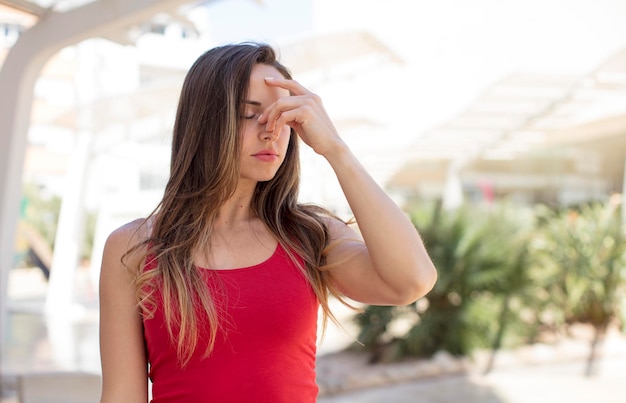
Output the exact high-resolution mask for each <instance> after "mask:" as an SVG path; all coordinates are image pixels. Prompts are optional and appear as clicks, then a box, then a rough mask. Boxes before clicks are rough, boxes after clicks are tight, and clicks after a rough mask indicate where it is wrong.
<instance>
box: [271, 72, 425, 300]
mask: <svg viewBox="0 0 626 403" xmlns="http://www.w3.org/2000/svg"><path fill="white" fill-rule="evenodd" d="M265 83H266V84H267V85H269V86H273V87H279V88H282V89H286V90H288V91H289V92H290V94H291V95H290V96H286V97H282V98H280V99H278V100H277V101H276V102H274V103H273V104H271V105H269V106H268V107H267V108H266V109H265V111H264V112H263V114H262V115H261V116H260V117H259V120H258V121H259V123H260V124H265V125H266V129H267V130H268V131H272V130H273V131H274V132H275V133H280V130H281V129H282V128H283V127H284V126H285V125H287V126H289V127H291V128H293V129H294V130H295V131H296V132H297V133H298V135H299V136H300V138H301V139H302V140H303V141H304V142H305V143H306V144H307V145H309V146H310V147H311V148H313V150H315V152H316V153H318V154H320V155H322V156H324V157H325V158H326V160H327V161H328V162H329V164H330V165H331V167H332V168H333V170H334V172H335V174H336V175H337V179H338V180H339V183H340V185H341V188H342V189H343V193H344V195H345V196H346V200H347V201H348V203H349V204H350V208H351V210H352V212H353V214H354V217H355V218H356V221H357V223H358V225H359V229H360V232H361V234H362V236H363V240H364V241H365V243H363V242H361V241H358V240H355V239H356V238H358V236H357V234H356V233H355V232H354V231H352V230H351V229H350V228H348V227H346V226H345V225H343V224H341V223H339V222H333V221H332V220H331V221H329V222H328V226H329V231H330V233H331V237H332V240H333V241H334V242H336V243H335V245H337V246H336V247H334V248H331V250H330V251H329V252H328V255H327V259H328V260H327V261H328V263H329V265H330V266H331V267H332V268H331V269H329V272H330V277H331V281H332V282H333V283H334V285H335V286H336V287H337V288H338V289H339V290H340V291H341V292H343V293H344V294H345V295H346V296H348V297H349V298H352V299H354V300H357V301H359V302H363V303H366V304H375V305H404V304H409V303H411V302H413V301H415V300H416V299H418V298H420V297H421V296H423V295H424V294H426V293H427V292H428V291H430V290H431V289H432V287H433V286H434V283H435V281H436V278H437V272H436V269H435V267H434V265H433V263H432V261H431V260H430V257H429V256H428V253H427V252H426V249H425V248H424V244H423V243H422V240H421V238H420V236H419V234H418V232H417V230H416V229H415V227H414V226H413V224H412V223H411V221H410V220H409V219H408V218H407V216H406V214H404V212H403V211H402V210H401V209H400V208H399V207H398V206H397V205H396V204H395V203H394V202H393V201H392V200H391V199H390V198H389V196H388V195H387V194H386V193H385V192H384V190H383V189H382V188H380V186H378V184H377V183H376V182H375V181H374V180H373V179H372V177H371V176H370V175H369V173H367V171H366V170H365V168H363V166H362V165H361V164H360V162H359V161H358V160H357V158H356V157H355V156H354V155H353V154H352V152H350V150H349V148H348V147H347V146H346V144H345V143H344V142H343V141H342V140H341V138H340V137H339V135H338V133H337V130H336V129H335V126H334V125H333V123H332V122H331V120H330V118H329V116H328V114H327V113H326V110H325V109H324V107H323V105H322V101H321V99H320V98H319V97H318V96H317V95H315V94H313V93H311V92H310V91H309V90H307V89H306V88H304V87H303V86H302V85H300V84H299V83H297V82H296V81H293V80H286V79H282V78H266V79H265Z"/></svg>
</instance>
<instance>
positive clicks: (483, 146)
mask: <svg viewBox="0 0 626 403" xmlns="http://www.w3.org/2000/svg"><path fill="white" fill-rule="evenodd" d="M408 153H409V157H408V162H407V163H406V165H405V166H404V168H403V169H400V170H398V171H397V172H396V174H395V176H394V177H393V178H392V180H391V181H390V183H389V186H390V187H392V188H394V189H396V190H400V191H403V192H405V193H408V194H411V193H413V194H415V193H417V194H419V195H421V196H424V195H425V194H427V193H429V192H430V193H431V194H437V193H440V192H441V187H442V184H445V183H446V182H447V181H448V180H450V179H454V178H455V177H456V182H457V187H458V186H460V185H461V182H464V183H465V184H467V185H470V186H473V187H480V186H481V182H489V186H492V187H493V188H495V190H496V191H500V192H501V194H510V193H511V192H518V193H526V194H527V195H530V194H532V193H533V192H536V193H539V195H538V197H539V199H541V200H534V201H548V202H555V203H558V202H559V200H557V199H558V198H555V196H554V194H552V195H550V194H549V193H550V188H559V187H563V186H570V187H577V188H579V189H594V188H596V189H600V188H602V189H600V190H598V191H596V196H600V195H602V194H605V193H604V192H621V193H623V192H624V180H625V177H626V175H624V171H625V168H626V167H625V166H624V164H625V160H626V50H624V51H621V52H617V53H616V54H614V55H611V56H610V57H608V58H607V59H606V60H605V61H604V62H603V63H601V64H600V65H599V66H597V67H596V68H595V69H593V70H592V71H590V72H588V73H587V74H583V75H571V76H565V75H560V74H539V73H525V72H519V73H516V74H511V75H509V76H507V77H504V78H502V79H501V80H498V81H496V82H494V83H493V84H492V85H491V86H490V87H488V88H487V89H486V90H485V91H484V92H483V93H482V94H481V95H480V96H479V97H477V98H476V99H475V100H473V101H472V102H470V104H469V106H468V107H467V108H466V109H465V110H464V111H462V112H461V113H460V114H458V115H456V116H454V117H452V118H451V119H450V120H448V121H447V122H445V123H443V124H441V125H439V126H437V127H434V128H432V129H431V130H428V131H425V132H423V133H420V134H419V135H418V136H417V137H416V139H415V143H414V146H413V147H412V148H411V149H410V150H409V151H408ZM583 165H584V166H583ZM601 182H602V183H601ZM457 192H458V189H457ZM541 193H543V194H541ZM581 193H582V192H581ZM589 193H593V191H590V192H589ZM530 197H531V199H532V196H530ZM584 197H585V196H584V195H582V194H581V198H584ZM550 198H552V200H550ZM530 201H533V200H530Z"/></svg>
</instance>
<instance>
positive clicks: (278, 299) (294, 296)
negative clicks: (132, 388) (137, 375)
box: [144, 245, 319, 403]
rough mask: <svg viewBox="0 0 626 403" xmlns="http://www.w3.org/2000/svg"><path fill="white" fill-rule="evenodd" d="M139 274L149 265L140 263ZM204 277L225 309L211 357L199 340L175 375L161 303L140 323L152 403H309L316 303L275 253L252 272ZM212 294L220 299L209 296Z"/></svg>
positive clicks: (202, 337) (297, 274) (311, 399)
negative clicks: (221, 327) (144, 343)
mask: <svg viewBox="0 0 626 403" xmlns="http://www.w3.org/2000/svg"><path fill="white" fill-rule="evenodd" d="M147 261H148V262H149V263H148V264H147V265H146V270H150V269H151V268H154V266H155V264H156V262H155V261H154V260H153V259H150V258H149V259H148V260H147ZM200 270H203V271H204V276H205V278H206V281H207V284H208V286H209V290H210V291H211V292H212V296H213V298H214V299H215V303H216V306H217V307H218V310H220V309H224V311H223V312H225V315H226V318H224V319H223V321H222V323H223V326H224V328H225V331H223V332H219V333H218V335H217V339H216V342H215V347H214V350H213V352H212V354H211V355H210V356H209V357H207V358H203V355H204V351H205V347H206V340H207V337H206V336H205V335H200V337H199V343H198V348H197V349H196V352H195V353H194V355H193V357H192V359H191V361H190V362H189V363H188V364H187V365H186V366H185V367H184V368H181V367H180V366H179V365H178V361H177V357H176V344H175V343H171V342H170V338H169V334H168V331H167V327H166V325H165V318H164V314H163V306H162V301H161V300H160V298H159V297H160V296H157V301H158V304H157V310H156V312H155V315H154V317H153V318H151V319H145V320H144V332H145V339H146V344H147V352H148V362H149V364H150V379H151V380H152V397H153V399H152V402H153V403H166V402H190V403H202V402H219V403H226V402H255V403H262V402H268V403H280V402H290V403H291V402H315V400H316V397H317V393H318V388H317V384H316V381H315V354H316V337H317V312H318V307H319V304H318V300H317V298H316V296H315V293H314V292H313V289H312V288H311V286H310V284H309V282H308V281H307V280H306V279H305V277H304V276H303V274H302V273H301V272H300V270H299V269H298V268H297V266H296V265H295V264H294V263H293V262H292V261H291V260H290V259H289V257H288V255H287V253H286V252H285V251H284V249H283V248H282V247H281V246H280V245H279V246H277V248H276V251H275V252H274V253H273V255H272V256H271V257H270V258H269V259H268V260H266V261H265V262H263V263H260V264H258V265H255V266H251V267H245V268H239V269H231V270H207V269H200ZM216 290H219V292H215V291H216Z"/></svg>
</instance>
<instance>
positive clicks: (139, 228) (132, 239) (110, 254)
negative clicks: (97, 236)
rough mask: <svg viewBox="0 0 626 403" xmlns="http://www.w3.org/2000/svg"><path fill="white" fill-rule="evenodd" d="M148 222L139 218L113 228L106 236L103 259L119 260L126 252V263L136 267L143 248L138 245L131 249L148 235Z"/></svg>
mask: <svg viewBox="0 0 626 403" xmlns="http://www.w3.org/2000/svg"><path fill="white" fill-rule="evenodd" d="M150 228H151V225H150V222H149V220H147V219H144V218H140V219H137V220H134V221H131V222H129V223H126V224H124V225H122V226H121V227H119V228H117V229H115V230H114V231H113V232H111V234H110V235H109V236H108V238H107V240H106V243H105V245H104V259H105V260H109V262H114V261H115V260H117V261H120V263H121V259H122V257H123V256H125V255H126V254H127V252H129V251H132V252H131V253H130V254H128V255H127V258H128V261H127V264H128V265H129V266H131V267H137V266H138V265H139V264H140V261H141V259H142V257H143V255H145V248H142V247H139V248H136V249H134V250H133V247H135V246H136V245H140V244H141V243H143V242H144V241H145V240H146V239H148V237H149V236H150Z"/></svg>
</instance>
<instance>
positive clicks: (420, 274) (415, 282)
mask: <svg viewBox="0 0 626 403" xmlns="http://www.w3.org/2000/svg"><path fill="white" fill-rule="evenodd" d="M414 273H415V274H414V276H413V277H412V279H410V281H407V283H406V285H405V287H403V290H402V291H401V292H399V293H398V301H397V302H398V303H397V305H409V304H412V303H414V302H415V301H417V300H418V299H420V298H422V297H424V296H425V295H426V294H428V293H429V292H430V291H431V290H432V289H433V287H435V284H436V283H437V270H436V269H435V266H434V265H433V263H432V262H431V261H430V260H429V261H428V262H427V264H423V265H421V266H420V267H419V270H415V272H414Z"/></svg>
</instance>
